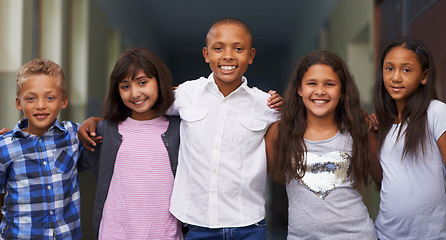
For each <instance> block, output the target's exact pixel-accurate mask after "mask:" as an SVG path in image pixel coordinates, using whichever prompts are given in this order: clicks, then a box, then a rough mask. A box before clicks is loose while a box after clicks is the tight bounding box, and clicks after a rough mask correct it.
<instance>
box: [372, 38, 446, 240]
mask: <svg viewBox="0 0 446 240" xmlns="http://www.w3.org/2000/svg"><path fill="white" fill-rule="evenodd" d="M378 71H379V72H378V74H377V81H376V85H375V111H376V118H377V120H378V122H379V126H378V135H377V136H378V153H379V160H380V163H381V166H382V170H383V179H382V183H381V193H380V197H381V203H380V209H379V213H378V216H377V219H376V221H375V227H376V230H377V235H378V238H380V239H446V169H445V162H446V134H444V132H445V131H446V120H445V119H446V105H445V104H444V103H442V102H440V101H438V100H434V99H435V98H436V94H435V86H436V85H435V69H434V62H433V60H432V56H431V55H430V53H429V50H428V49H427V47H426V46H425V45H424V44H423V43H421V42H420V41H418V40H416V39H414V38H412V37H404V38H401V39H399V40H397V41H395V42H393V43H391V44H390V45H389V46H388V47H387V48H385V49H384V51H383V54H382V56H381V61H380V67H379V68H378Z"/></svg>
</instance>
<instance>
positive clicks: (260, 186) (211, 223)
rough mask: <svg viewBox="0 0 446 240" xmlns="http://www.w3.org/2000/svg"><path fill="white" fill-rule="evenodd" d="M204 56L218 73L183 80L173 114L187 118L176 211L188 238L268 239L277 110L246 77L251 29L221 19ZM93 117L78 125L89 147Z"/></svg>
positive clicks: (182, 133) (183, 125)
mask: <svg viewBox="0 0 446 240" xmlns="http://www.w3.org/2000/svg"><path fill="white" fill-rule="evenodd" d="M203 56H204V58H205V60H206V62H207V63H209V65H210V67H211V70H212V73H211V74H210V75H209V77H208V78H205V77H202V78H200V79H197V80H193V81H186V82H185V83H183V84H181V85H180V86H179V87H178V88H177V89H176V90H175V102H174V104H173V105H172V107H171V108H170V110H169V111H168V114H171V115H172V114H179V115H180V117H181V119H182V121H181V126H180V136H181V138H180V139H181V142H180V149H179V160H178V169H177V174H176V176H175V183H174V189H173V193H172V199H171V207H170V211H171V212H172V214H173V215H174V216H175V217H177V218H178V219H179V220H180V221H182V222H184V223H187V224H188V225H189V232H188V234H187V236H186V239H220V238H222V237H223V236H224V237H228V238H230V239H255V240H258V239H266V224H265V220H264V218H265V188H266V177H267V164H266V163H267V162H266V153H265V142H264V135H265V133H266V131H267V129H268V127H269V126H270V125H271V124H272V123H273V122H275V121H276V120H277V119H278V118H279V112H278V111H275V110H273V109H271V108H270V107H268V105H270V104H267V103H268V101H269V100H268V98H269V97H270V95H269V94H268V93H265V92H263V91H261V90H259V89H257V88H250V87H248V86H247V79H246V78H245V77H243V74H244V73H245V72H246V70H247V68H248V65H250V64H251V63H252V62H253V59H254V56H255V49H254V48H252V35H251V32H250V30H249V28H248V27H247V25H246V24H245V23H243V22H242V21H240V20H238V19H234V18H225V19H221V20H219V21H217V22H215V23H214V24H213V25H212V27H211V28H210V30H209V32H208V34H207V36H206V47H204V48H203ZM279 99H280V101H281V98H280V97H279ZM273 102H274V101H273ZM274 106H280V103H279V104H277V105H274V104H273V107H274ZM92 122H93V121H91V120H89V122H88V123H87V124H85V123H84V125H85V126H83V127H82V128H81V129H80V130H79V131H80V137H81V139H82V138H83V139H85V141H84V143H86V144H84V145H89V144H93V142H92V141H91V140H90V142H89V141H88V137H87V135H88V132H89V131H90V130H89V129H95V126H94V124H93V123H92ZM91 134H92V135H94V134H93V131H92V133H91ZM93 145H94V144H93ZM87 149H88V147H87Z"/></svg>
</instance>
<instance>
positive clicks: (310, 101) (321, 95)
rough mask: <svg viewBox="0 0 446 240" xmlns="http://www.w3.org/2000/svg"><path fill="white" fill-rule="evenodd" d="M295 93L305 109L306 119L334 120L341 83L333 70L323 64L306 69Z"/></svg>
mask: <svg viewBox="0 0 446 240" xmlns="http://www.w3.org/2000/svg"><path fill="white" fill-rule="evenodd" d="M297 93H298V94H299V96H301V97H302V101H303V103H304V105H305V108H306V109H307V117H318V118H333V120H334V119H335V114H336V107H337V106H338V103H339V99H340V98H341V97H342V83H341V80H340V79H339V76H338V75H337V74H336V73H335V72H334V71H333V69H332V68H331V67H330V66H328V65H325V64H315V65H312V66H311V67H309V68H308V70H307V72H306V73H305V74H304V76H303V78H302V84H301V86H299V88H298V90H297Z"/></svg>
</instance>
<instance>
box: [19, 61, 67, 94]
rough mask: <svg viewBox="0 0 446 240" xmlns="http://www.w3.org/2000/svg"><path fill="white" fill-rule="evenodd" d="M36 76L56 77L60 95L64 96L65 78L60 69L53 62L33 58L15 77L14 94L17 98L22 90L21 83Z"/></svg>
mask: <svg viewBox="0 0 446 240" xmlns="http://www.w3.org/2000/svg"><path fill="white" fill-rule="evenodd" d="M37 75H47V76H55V77H57V79H58V81H57V85H58V86H59V88H60V90H61V91H62V94H63V95H64V96H65V95H66V89H65V76H64V74H63V70H62V68H61V67H60V66H59V65H58V64H57V63H55V62H53V61H51V60H46V59H40V58H35V59H33V60H31V61H29V62H27V63H25V64H24V65H23V66H22V67H21V68H20V69H19V71H18V72H17V77H16V84H17V89H16V94H17V97H19V95H20V91H21V89H22V83H23V82H25V81H26V80H27V79H28V78H29V77H32V76H37Z"/></svg>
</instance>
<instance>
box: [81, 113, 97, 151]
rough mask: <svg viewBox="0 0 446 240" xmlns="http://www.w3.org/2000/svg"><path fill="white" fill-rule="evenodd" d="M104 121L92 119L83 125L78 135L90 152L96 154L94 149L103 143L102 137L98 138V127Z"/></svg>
mask: <svg viewBox="0 0 446 240" xmlns="http://www.w3.org/2000/svg"><path fill="white" fill-rule="evenodd" d="M100 121H102V118H98V117H90V118H88V119H87V120H85V121H84V122H83V123H82V126H81V127H80V128H79V132H78V133H77V135H78V136H79V139H80V140H81V142H82V144H83V145H84V148H85V149H87V150H88V151H91V152H94V147H95V146H96V145H97V144H98V143H101V142H102V137H101V136H96V132H95V131H96V126H97V125H98V123H99V122H100Z"/></svg>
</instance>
